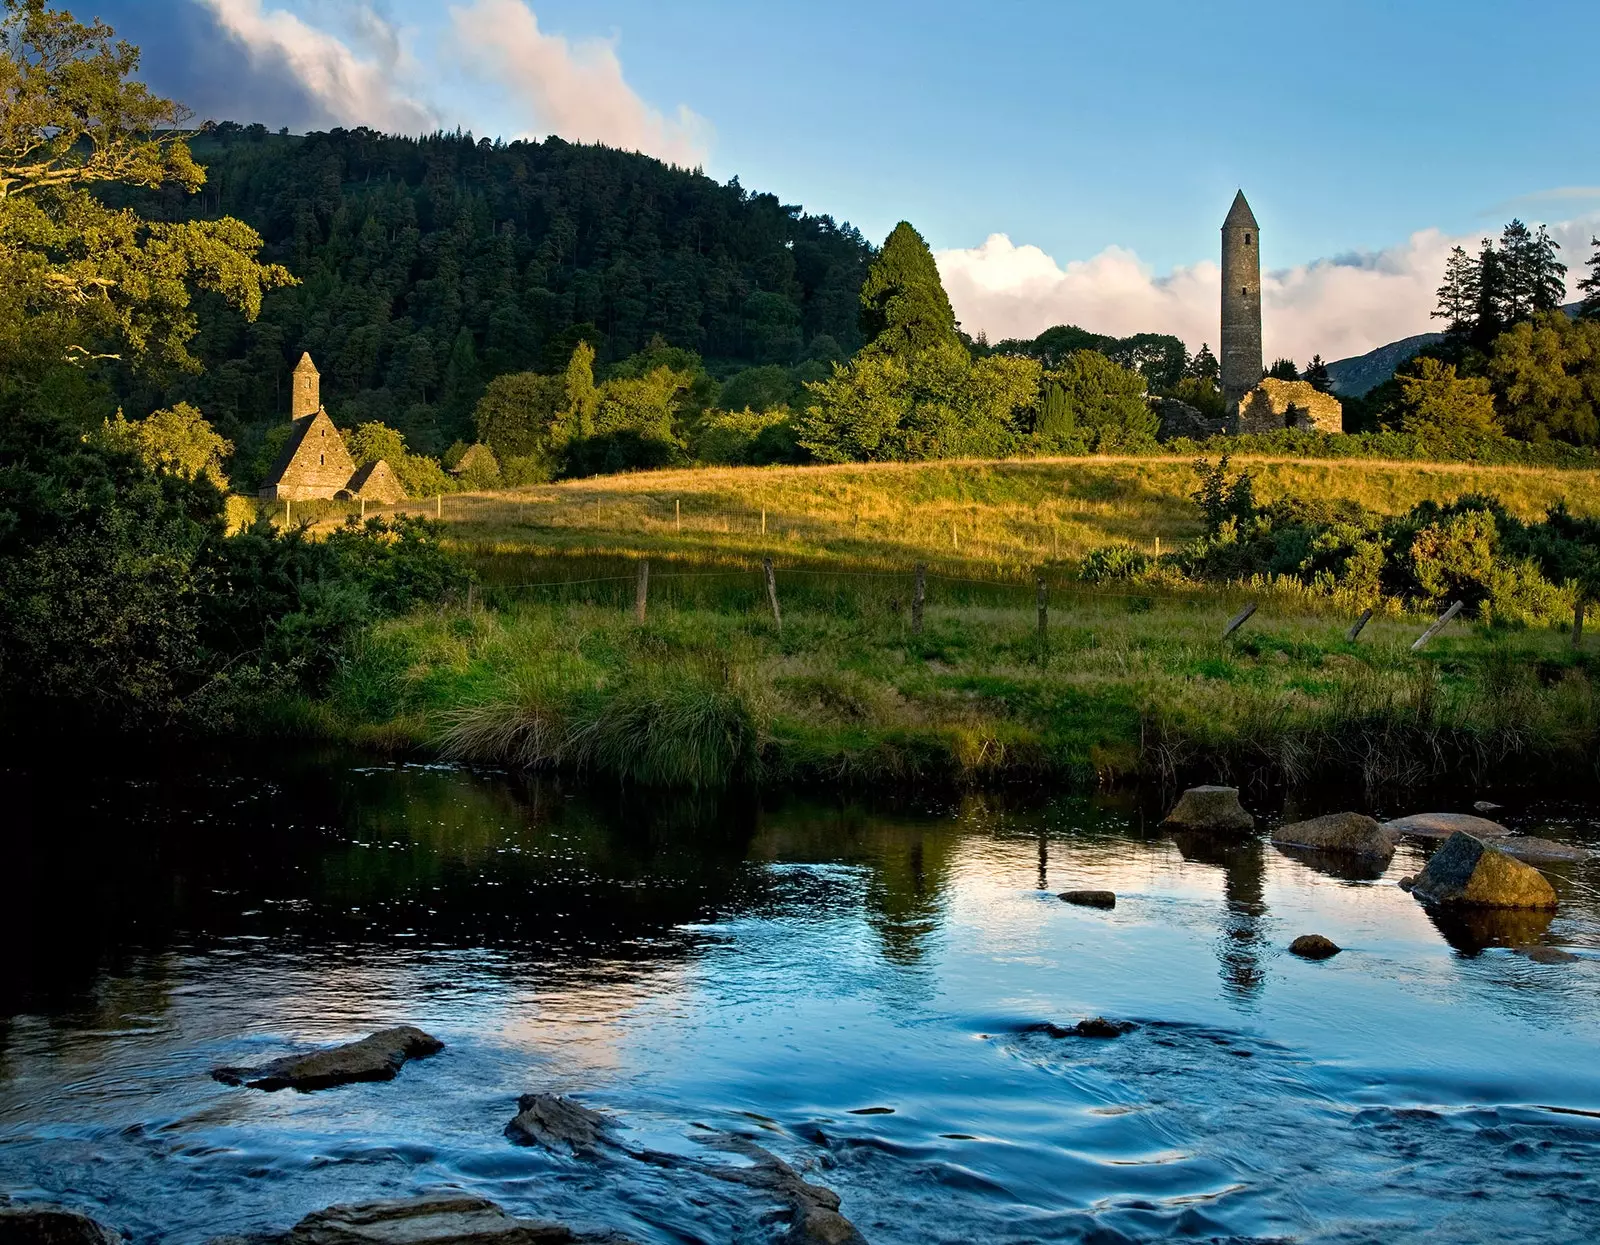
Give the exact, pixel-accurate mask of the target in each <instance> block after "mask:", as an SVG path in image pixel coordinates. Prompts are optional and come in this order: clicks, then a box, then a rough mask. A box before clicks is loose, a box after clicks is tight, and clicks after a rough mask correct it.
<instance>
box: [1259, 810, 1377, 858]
mask: <svg viewBox="0 0 1600 1245" xmlns="http://www.w3.org/2000/svg"><path fill="white" fill-rule="evenodd" d="M1272 841H1273V842H1274V843H1280V844H1289V845H1291V846H1294V847H1309V848H1312V849H1314V850H1316V851H1319V852H1347V853H1350V854H1352V855H1356V856H1365V857H1369V858H1371V859H1374V860H1382V861H1385V862H1387V861H1388V860H1389V858H1390V857H1391V856H1393V855H1394V840H1393V839H1391V838H1390V837H1389V836H1388V835H1387V834H1385V833H1384V832H1383V828H1382V827H1381V826H1379V825H1378V823H1377V822H1376V821H1374V820H1373V819H1372V818H1371V817H1367V816H1365V815H1364V814H1362V813H1329V814H1328V815H1327V816H1325V817H1313V818H1312V819H1311V820H1310V821H1297V822H1293V823H1291V824H1289V825H1287V826H1279V827H1278V829H1277V830H1276V831H1275V832H1274V833H1273V835H1272Z"/></svg>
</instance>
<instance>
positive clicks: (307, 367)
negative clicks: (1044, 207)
mask: <svg viewBox="0 0 1600 1245" xmlns="http://www.w3.org/2000/svg"><path fill="white" fill-rule="evenodd" d="M1248 210H1249V209H1248V208H1247V209H1246V211H1248ZM294 370H295V371H296V372H315V371H316V370H317V365H316V364H315V363H313V362H312V361H311V352H310V351H309V350H307V351H306V352H304V353H303V354H302V355H301V356H300V362H298V363H296V364H295V365H294Z"/></svg>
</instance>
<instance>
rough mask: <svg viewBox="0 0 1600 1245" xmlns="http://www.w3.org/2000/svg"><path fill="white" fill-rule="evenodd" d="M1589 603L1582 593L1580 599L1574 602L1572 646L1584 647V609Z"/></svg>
mask: <svg viewBox="0 0 1600 1245" xmlns="http://www.w3.org/2000/svg"><path fill="white" fill-rule="evenodd" d="M1588 604H1589V603H1588V602H1587V601H1585V600H1584V599H1583V596H1582V594H1581V593H1580V594H1579V596H1578V599H1577V600H1576V601H1574V602H1573V604H1572V647H1573V648H1582V647H1583V611H1584V607H1585V606H1587V605H1588Z"/></svg>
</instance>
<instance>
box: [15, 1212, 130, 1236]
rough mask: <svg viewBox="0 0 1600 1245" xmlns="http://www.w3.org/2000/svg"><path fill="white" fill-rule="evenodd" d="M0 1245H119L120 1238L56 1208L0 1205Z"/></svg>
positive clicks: (80, 1216)
mask: <svg viewBox="0 0 1600 1245" xmlns="http://www.w3.org/2000/svg"><path fill="white" fill-rule="evenodd" d="M0 1245H122V1236H121V1234H120V1233H117V1232H114V1231H112V1230H111V1229H110V1228H108V1227H106V1226H105V1224H103V1223H98V1222H96V1221H95V1220H93V1219H91V1218H89V1216H88V1215H80V1214H79V1213H78V1212H77V1211H75V1210H64V1209H62V1208H61V1207H59V1206H0Z"/></svg>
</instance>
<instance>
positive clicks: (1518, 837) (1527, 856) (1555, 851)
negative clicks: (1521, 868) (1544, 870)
mask: <svg viewBox="0 0 1600 1245" xmlns="http://www.w3.org/2000/svg"><path fill="white" fill-rule="evenodd" d="M1494 845H1495V846H1496V847H1497V848H1499V849H1500V850H1501V851H1502V852H1504V853H1505V854H1506V855H1507V856H1512V857H1515V858H1516V859H1517V860H1525V861H1529V862H1531V863H1534V864H1541V865H1563V864H1581V863H1583V862H1584V861H1585V860H1588V859H1590V858H1591V857H1592V856H1593V855H1594V853H1593V852H1591V851H1590V850H1589V849H1588V848H1587V847H1573V846H1572V845H1571V844H1570V843H1556V842H1552V841H1551V840H1550V839H1539V838H1535V837H1534V836H1533V835H1531V834H1511V835H1507V836H1506V837H1505V838H1503V839H1496V840H1495V841H1494Z"/></svg>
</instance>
